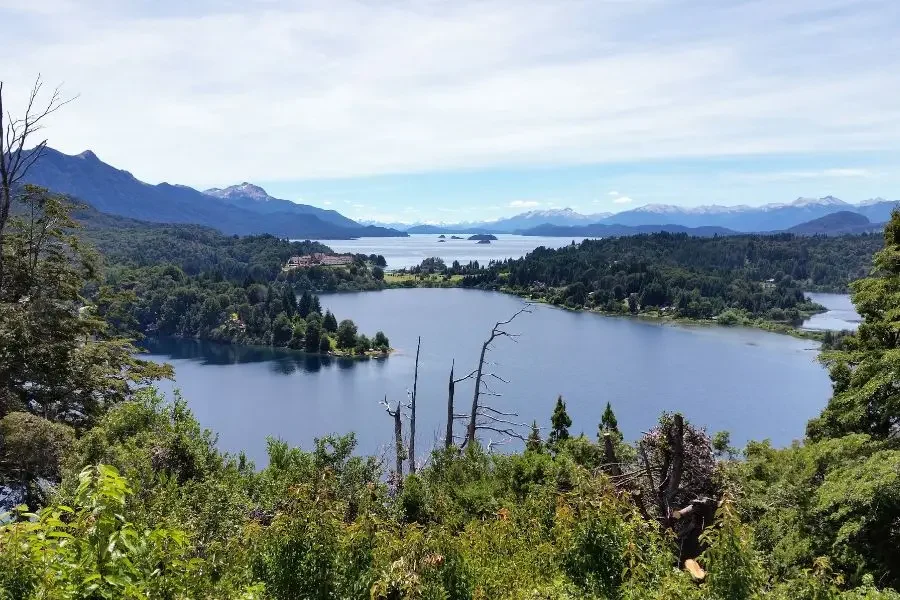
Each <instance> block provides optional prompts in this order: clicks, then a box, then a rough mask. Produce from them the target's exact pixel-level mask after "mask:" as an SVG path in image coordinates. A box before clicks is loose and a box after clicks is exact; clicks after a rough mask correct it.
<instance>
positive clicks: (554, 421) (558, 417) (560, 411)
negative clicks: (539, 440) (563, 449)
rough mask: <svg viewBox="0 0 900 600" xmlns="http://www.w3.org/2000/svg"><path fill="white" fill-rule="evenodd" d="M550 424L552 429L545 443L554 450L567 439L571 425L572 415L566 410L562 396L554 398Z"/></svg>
mask: <svg viewBox="0 0 900 600" xmlns="http://www.w3.org/2000/svg"><path fill="white" fill-rule="evenodd" d="M550 424H551V425H552V429H551V431H550V435H549V436H548V437H547V445H548V446H549V447H550V448H552V449H554V450H556V449H557V447H558V446H559V444H560V443H561V442H563V441H564V440H567V439H569V427H571V426H572V417H570V416H569V413H567V412H566V403H565V402H563V399H562V396H559V397H558V398H557V399H556V407H554V409H553V416H552V417H551V418H550Z"/></svg>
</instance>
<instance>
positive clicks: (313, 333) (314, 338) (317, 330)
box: [304, 321, 322, 352]
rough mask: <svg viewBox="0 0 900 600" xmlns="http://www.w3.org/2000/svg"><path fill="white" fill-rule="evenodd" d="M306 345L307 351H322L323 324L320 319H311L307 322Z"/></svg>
mask: <svg viewBox="0 0 900 600" xmlns="http://www.w3.org/2000/svg"><path fill="white" fill-rule="evenodd" d="M304 346H305V348H306V351H307V352H320V351H321V346H322V326H321V325H320V324H319V322H318V321H310V322H308V323H307V324H306V335H305V337H304Z"/></svg>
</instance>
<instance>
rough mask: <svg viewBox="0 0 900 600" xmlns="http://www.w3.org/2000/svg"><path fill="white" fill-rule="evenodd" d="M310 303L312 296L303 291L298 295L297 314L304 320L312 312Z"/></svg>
mask: <svg viewBox="0 0 900 600" xmlns="http://www.w3.org/2000/svg"><path fill="white" fill-rule="evenodd" d="M312 303H313V302H312V294H310V293H309V292H308V291H305V290H304V292H303V293H302V294H300V301H299V302H298V303H297V313H298V314H299V315H300V316H301V317H302V318H304V319H305V318H306V317H308V316H309V313H311V312H312Z"/></svg>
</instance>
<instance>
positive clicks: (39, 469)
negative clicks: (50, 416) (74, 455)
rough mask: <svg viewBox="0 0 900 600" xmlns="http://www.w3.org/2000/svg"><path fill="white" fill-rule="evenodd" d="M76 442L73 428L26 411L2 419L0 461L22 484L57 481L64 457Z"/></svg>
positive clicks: (0, 420) (0, 425)
mask: <svg viewBox="0 0 900 600" xmlns="http://www.w3.org/2000/svg"><path fill="white" fill-rule="evenodd" d="M74 439H75V434H74V432H73V431H72V428H71V427H68V426H66V425H63V424H62V423H54V422H52V421H48V420H47V419H44V418H43V417H39V416H37V415H32V414H30V413H25V412H14V413H10V414H8V415H6V416H5V417H3V418H2V419H0V461H2V463H3V464H4V465H5V466H4V470H5V471H6V472H7V473H10V474H12V475H13V476H14V477H15V478H17V479H19V480H20V481H24V482H28V481H32V480H34V479H37V478H39V477H40V478H44V479H49V480H51V481H55V480H58V479H59V476H60V465H61V462H62V459H63V456H65V454H66V453H67V452H68V450H69V448H70V447H71V445H72V442H73V441H74Z"/></svg>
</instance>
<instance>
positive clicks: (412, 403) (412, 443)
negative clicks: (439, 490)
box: [409, 336, 422, 474]
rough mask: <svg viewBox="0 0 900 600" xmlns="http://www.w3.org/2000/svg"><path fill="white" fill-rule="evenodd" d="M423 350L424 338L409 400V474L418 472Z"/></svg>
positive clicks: (418, 348)
mask: <svg viewBox="0 0 900 600" xmlns="http://www.w3.org/2000/svg"><path fill="white" fill-rule="evenodd" d="M421 348H422V336H419V341H418V343H417V344H416V371H415V375H413V389H412V396H410V400H409V472H410V473H412V474H415V472H416V391H417V388H418V386H419V350H420V349H421Z"/></svg>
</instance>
